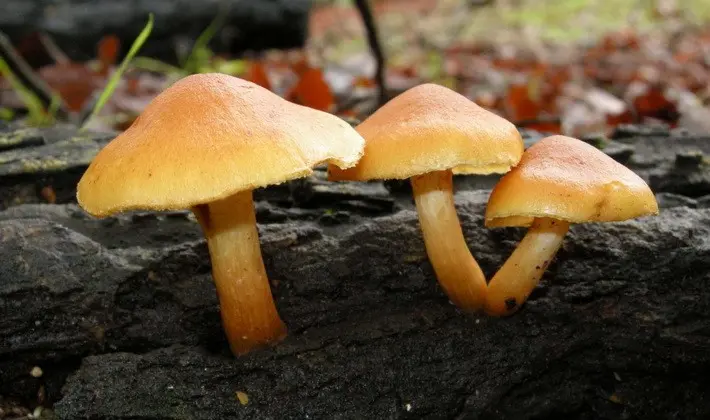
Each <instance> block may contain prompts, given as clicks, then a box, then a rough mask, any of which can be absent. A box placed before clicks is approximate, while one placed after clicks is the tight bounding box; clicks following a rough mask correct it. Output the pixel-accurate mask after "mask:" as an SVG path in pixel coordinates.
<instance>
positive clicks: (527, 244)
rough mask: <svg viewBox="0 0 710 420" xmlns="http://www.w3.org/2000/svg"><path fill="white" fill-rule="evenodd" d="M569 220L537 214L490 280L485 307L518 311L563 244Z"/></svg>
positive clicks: (497, 312)
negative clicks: (541, 216)
mask: <svg viewBox="0 0 710 420" xmlns="http://www.w3.org/2000/svg"><path fill="white" fill-rule="evenodd" d="M567 230H569V223H568V222H566V221H563V220H557V219H550V218H536V219H535V220H534V221H533V223H532V226H530V229H529V230H528V232H527V234H525V237H524V238H523V240H522V241H520V243H519V244H518V246H517V247H516V248H515V251H513V253H512V254H511V255H510V257H509V258H508V260H507V261H506V262H505V264H503V266H502V267H501V268H500V270H498V272H497V273H496V275H495V276H493V278H492V279H491V281H490V283H489V284H488V296H487V299H486V307H485V311H486V313H488V314H489V315H498V316H505V315H511V314H513V313H515V312H516V311H517V310H518V309H519V308H520V307H521V306H522V304H523V303H525V301H526V300H527V298H528V296H530V293H532V291H533V289H535V286H537V284H538V283H539V282H540V278H541V277H542V275H543V273H544V272H545V270H546V269H547V266H548V265H550V262H551V261H552V258H553V257H554V256H555V254H556V253H557V251H558V250H559V249H560V246H561V245H562V240H563V239H564V237H565V235H566V234H567Z"/></svg>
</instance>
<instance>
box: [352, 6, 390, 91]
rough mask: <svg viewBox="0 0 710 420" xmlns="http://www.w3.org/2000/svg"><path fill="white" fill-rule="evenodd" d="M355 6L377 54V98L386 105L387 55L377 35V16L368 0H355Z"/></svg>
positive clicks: (375, 54) (371, 45) (368, 40)
mask: <svg viewBox="0 0 710 420" xmlns="http://www.w3.org/2000/svg"><path fill="white" fill-rule="evenodd" d="M355 6H356V7H357V9H358V11H359V12H360V16H361V17H362V22H363V24H364V25H365V31H366V32H367V42H368V43H369V44H370V49H371V50H372V55H374V56H375V62H376V63H377V69H376V70H375V82H376V83H377V87H378V89H379V90H378V98H377V99H378V102H379V105H384V104H385V102H387V99H388V98H387V96H388V95H387V85H386V82H385V55H384V53H383V52H382V46H381V44H380V40H379V37H378V35H377V26H376V25H375V18H374V17H373V14H372V9H371V8H370V4H369V3H368V2H367V0H355Z"/></svg>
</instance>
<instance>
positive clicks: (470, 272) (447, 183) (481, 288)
mask: <svg viewBox="0 0 710 420" xmlns="http://www.w3.org/2000/svg"><path fill="white" fill-rule="evenodd" d="M411 183H412V189H413V193H414V201H415V202H416V205H417V213H418V215H419V224H420V227H421V230H422V234H423V235H424V245H425V246H426V251H427V255H428V256H429V261H430V262H431V265H432V266H433V267H434V271H435V272H436V277H437V279H438V281H439V284H440V285H441V287H442V288H443V289H444V292H445V293H446V294H447V295H448V296H449V299H451V301H452V302H453V303H454V305H456V306H458V307H459V308H461V309H462V310H465V311H468V312H473V311H476V310H479V309H481V307H483V304H484V302H485V299H486V278H485V276H484V274H483V272H482V271H481V268H480V267H479V266H478V263H477V262H476V260H475V258H473V256H472V255H471V252H470V251H469V249H468V246H467V245H466V240H465V239H464V237H463V232H462V231H461V223H460V222H459V218H458V215H457V214H456V207H454V195H453V174H452V173H451V171H450V170H446V171H437V172H430V173H427V174H424V175H420V176H416V177H412V178H411Z"/></svg>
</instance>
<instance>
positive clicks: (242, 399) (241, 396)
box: [237, 391, 249, 405]
mask: <svg viewBox="0 0 710 420" xmlns="http://www.w3.org/2000/svg"><path fill="white" fill-rule="evenodd" d="M237 400H239V404H241V405H247V404H249V396H248V395H247V393H246V392H242V391H237Z"/></svg>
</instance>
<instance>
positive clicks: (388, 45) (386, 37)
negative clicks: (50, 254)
mask: <svg viewBox="0 0 710 420" xmlns="http://www.w3.org/2000/svg"><path fill="white" fill-rule="evenodd" d="M353 3H354V2H353V1H350V0H327V1H323V0H316V1H315V2H314V6H313V10H312V12H311V17H310V22H309V38H308V40H307V43H306V46H305V48H304V49H303V50H297V51H267V52H264V53H259V54H256V53H250V54H246V55H244V56H242V57H225V56H219V55H215V54H213V53H212V52H211V51H210V50H209V49H208V48H207V46H206V45H207V43H206V41H207V40H208V39H209V37H210V36H214V35H215V34H217V33H218V31H219V27H218V20H217V21H216V24H215V25H214V26H213V27H211V28H207V30H206V33H205V37H204V39H201V40H198V41H197V42H196V45H195V46H194V48H193V49H192V51H191V53H190V55H189V57H187V58H186V59H185V60H184V61H183V62H181V63H180V64H179V65H177V66H176V65H171V64H167V63H161V62H157V61H155V60H152V59H151V58H150V57H141V56H140V54H138V56H137V57H135V58H134V59H133V60H132V61H131V62H130V63H129V64H128V67H127V70H126V71H125V73H124V74H122V75H121V79H120V82H119V83H118V84H117V85H116V90H115V91H114V92H113V95H112V96H111V97H110V99H109V100H108V102H107V103H106V105H105V106H104V107H103V108H102V109H101V112H100V113H99V114H98V115H97V116H96V117H93V118H91V119H90V120H89V118H88V116H89V115H90V112H89V110H90V109H92V107H93V105H94V104H95V103H96V98H97V96H98V93H100V92H101V91H102V89H103V88H104V86H105V85H106V81H107V78H108V77H109V75H110V74H111V72H112V71H113V69H114V68H115V67H116V65H117V63H116V59H117V56H118V51H119V46H118V45H116V42H115V40H112V39H111V37H110V36H107V37H105V38H104V39H102V40H97V59H96V60H95V61H94V62H89V63H74V62H71V60H68V59H66V58H65V57H62V55H61V51H53V48H52V46H51V40H49V41H48V40H47V38H46V37H42V36H38V37H37V41H36V43H38V44H41V45H42V46H43V50H45V52H46V53H47V54H51V55H52V56H53V57H54V61H55V64H54V65H52V66H48V67H44V68H40V69H34V71H35V72H36V75H37V76H38V77H39V78H40V79H42V80H43V81H44V82H45V83H46V84H47V86H48V88H49V89H50V90H51V92H52V95H55V96H58V97H59V98H61V101H53V102H54V103H53V104H45V105H44V109H43V111H37V110H35V111H34V113H32V112H31V113H30V115H29V121H30V122H34V123H35V124H40V123H48V122H49V123H51V122H52V121H54V120H56V118H57V115H60V114H61V115H64V114H68V115H69V116H70V117H69V118H70V119H71V116H72V115H73V116H74V118H73V121H74V122H75V123H76V122H77V121H79V122H80V123H86V125H87V126H88V127H91V128H95V129H116V130H120V129H125V128H126V127H127V126H128V125H130V123H131V122H132V121H133V119H134V118H135V117H136V116H137V115H138V113H140V111H141V110H142V109H143V107H145V105H146V104H147V103H148V102H149V101H150V100H151V99H152V98H153V97H154V96H155V95H156V94H158V93H159V92H160V91H162V90H163V89H164V88H165V87H167V86H168V85H169V84H170V83H172V82H174V81H175V80H177V79H179V78H181V77H184V76H186V75H188V74H191V73H199V72H210V71H219V72H223V73H229V74H233V75H236V76H239V77H243V78H246V79H249V80H252V81H254V82H255V83H258V84H260V85H262V86H265V87H267V88H269V89H270V90H272V91H274V92H276V93H277V94H279V95H281V96H283V97H285V98H287V99H288V100H291V101H293V102H297V103H301V104H304V105H306V106H311V107H313V108H317V109H322V110H326V111H329V112H333V113H336V114H337V115H340V116H341V117H343V118H353V119H355V120H360V119H362V118H365V117H366V116H367V115H369V114H370V113H371V112H372V111H373V110H374V109H376V108H377V106H378V105H379V103H378V100H377V89H378V86H377V83H376V82H375V74H376V69H377V62H376V60H375V59H374V58H373V55H372V53H371V50H370V46H369V45H368V41H367V34H366V32H365V29H364V26H363V20H362V17H361V15H360V13H359V12H358V10H357V9H356V8H355V6H354V5H353ZM370 4H371V9H372V12H373V14H374V16H375V21H376V26H377V32H378V35H379V40H380V43H381V45H382V49H383V50H384V53H385V54H384V55H385V57H386V67H385V71H384V80H385V82H386V86H387V91H386V95H387V97H392V96H394V95H396V94H398V93H399V92H401V91H403V90H405V89H407V88H408V87H411V86H413V85H416V84H419V83H423V82H429V81H431V82H435V83H439V84H442V85H445V86H448V87H450V88H452V89H455V90H456V91H458V92H460V93H462V94H463V95H465V96H467V97H469V98H470V99H472V100H474V101H476V102H477V103H478V104H479V105H481V106H484V107H486V108H488V109H491V110H493V111H494V112H496V113H498V114H500V115H503V116H504V117H506V118H508V119H509V120H511V121H513V122H514V123H516V124H518V125H519V126H521V127H525V128H529V129H537V130H540V131H544V132H550V133H564V134H567V135H572V136H590V135H605V134H607V133H608V132H609V131H610V130H612V129H613V128H614V127H615V126H617V125H618V124H623V123H648V122H650V123H653V122H662V123H666V124H668V125H670V126H672V127H677V126H680V127H683V128H686V129H688V130H690V131H693V132H701V133H708V132H710V107H709V105H710V2H708V1H706V0H675V1H673V0H616V1H605V2H599V1H594V0H565V1H552V0H537V1H535V0H518V1H514V0H507V1H505V0H493V1H481V0H478V1H476V0H468V1H464V0H439V1H436V0H378V1H371V2H370ZM122 49H123V50H127V46H124V47H123V48H122ZM34 50H35V51H36V50H38V49H37V48H35V49H34ZM20 53H22V51H20ZM0 74H3V73H0ZM4 74H5V78H4V80H2V79H0V118H5V119H17V118H19V117H24V116H25V110H26V109H28V108H32V107H31V106H28V103H30V102H31V100H30V99H28V98H27V95H25V94H23V93H22V89H21V87H19V88H18V83H17V80H14V81H13V80H10V79H12V76H11V75H10V74H9V73H7V72H6V73H4ZM58 102H60V103H59V104H58ZM35 108H36V107H35ZM57 109H60V110H62V111H64V112H62V113H57V112H56V111H57ZM33 114H34V116H33ZM38 115H39V116H38ZM47 115H49V117H50V118H47ZM77 115H78V117H76V116H77ZM87 120H89V121H87Z"/></svg>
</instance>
